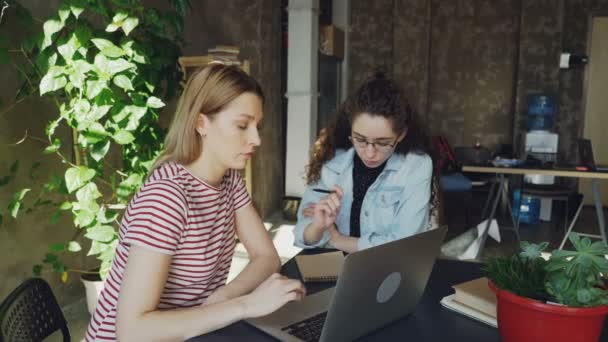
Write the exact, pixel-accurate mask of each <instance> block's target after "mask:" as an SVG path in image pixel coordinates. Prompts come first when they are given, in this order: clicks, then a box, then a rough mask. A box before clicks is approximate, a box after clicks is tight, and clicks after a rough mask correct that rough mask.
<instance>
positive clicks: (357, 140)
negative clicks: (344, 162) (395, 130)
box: [348, 136, 397, 153]
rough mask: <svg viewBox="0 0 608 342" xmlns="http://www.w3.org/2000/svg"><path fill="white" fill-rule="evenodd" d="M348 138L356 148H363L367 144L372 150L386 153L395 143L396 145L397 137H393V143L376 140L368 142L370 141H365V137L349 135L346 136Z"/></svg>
mask: <svg viewBox="0 0 608 342" xmlns="http://www.w3.org/2000/svg"><path fill="white" fill-rule="evenodd" d="M348 140H350V142H352V143H353V145H354V146H355V147H356V148H359V149H365V148H367V145H372V147H373V148H374V150H376V151H378V152H380V153H388V152H390V151H391V150H392V149H393V148H394V147H395V145H397V139H395V141H394V142H393V143H387V142H378V141H373V142H370V141H367V139H365V138H361V137H353V136H350V137H348Z"/></svg>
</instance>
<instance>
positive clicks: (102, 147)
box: [91, 140, 110, 161]
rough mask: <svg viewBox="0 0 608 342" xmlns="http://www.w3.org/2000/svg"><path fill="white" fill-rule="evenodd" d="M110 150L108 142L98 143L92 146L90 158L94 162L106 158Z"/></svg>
mask: <svg viewBox="0 0 608 342" xmlns="http://www.w3.org/2000/svg"><path fill="white" fill-rule="evenodd" d="M109 150H110V140H107V141H104V142H98V143H96V144H94V145H93V147H92V148H91V157H93V159H95V161H100V160H101V159H102V158H103V157H105V156H106V154H107V153H108V151H109Z"/></svg>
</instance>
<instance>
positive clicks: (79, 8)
mask: <svg viewBox="0 0 608 342" xmlns="http://www.w3.org/2000/svg"><path fill="white" fill-rule="evenodd" d="M70 10H71V11H72V13H73V14H74V16H75V17H76V19H78V17H79V16H80V13H82V11H84V8H83V7H82V6H80V5H70Z"/></svg>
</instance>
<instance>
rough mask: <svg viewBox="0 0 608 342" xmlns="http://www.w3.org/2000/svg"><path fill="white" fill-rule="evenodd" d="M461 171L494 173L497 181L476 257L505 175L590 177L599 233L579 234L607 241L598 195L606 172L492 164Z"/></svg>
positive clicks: (482, 244) (602, 211) (501, 189)
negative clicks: (600, 183)
mask: <svg viewBox="0 0 608 342" xmlns="http://www.w3.org/2000/svg"><path fill="white" fill-rule="evenodd" d="M462 171H463V172H475V173H489V174H496V176H497V177H498V183H497V184H498V189H497V190H496V192H495V193H493V191H492V190H491V191H490V194H488V199H489V200H492V208H491V211H490V216H489V217H488V223H487V226H486V229H485V232H484V236H483V239H482V242H481V248H480V249H479V252H478V254H477V258H479V255H480V254H481V250H482V249H483V246H484V243H485V240H486V237H487V234H488V230H489V228H490V223H491V222H492V219H494V216H495V214H496V206H497V205H498V201H499V199H500V196H501V194H502V193H503V192H504V191H505V175H527V174H530V175H531V174H534V175H546V176H557V177H571V178H589V179H591V189H592V191H593V202H594V204H595V212H596V214H597V220H598V227H599V230H600V234H599V235H595V234H581V233H579V235H584V236H590V237H594V238H601V239H602V241H604V243H606V242H607V240H606V220H605V218H604V209H603V206H602V199H601V196H600V186H599V181H600V180H602V179H606V180H608V172H592V171H576V170H572V171H570V170H555V169H523V168H509V167H493V166H463V167H462ZM492 197H494V198H493V199H492ZM583 202H584V199H583V201H581V205H579V207H578V209H577V211H576V214H575V216H574V218H573V219H572V223H571V224H570V227H569V228H568V231H567V232H566V235H565V236H564V239H563V240H562V243H561V244H560V247H559V248H560V249H561V248H563V247H564V244H565V243H566V241H567V240H568V235H569V234H570V232H572V229H573V227H574V223H576V219H577V218H578V215H579V214H580V211H581V209H582V207H583ZM488 203H490V202H488ZM484 214H485V213H484ZM510 215H511V216H512V214H511V213H510ZM517 234H518V238H519V232H517Z"/></svg>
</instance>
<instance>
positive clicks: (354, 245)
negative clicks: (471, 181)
mask: <svg viewBox="0 0 608 342" xmlns="http://www.w3.org/2000/svg"><path fill="white" fill-rule="evenodd" d="M432 173H433V162H432V159H431V157H430V144H429V141H428V138H427V135H426V134H425V133H424V132H423V130H422V129H421V127H420V126H419V125H418V123H417V120H416V118H415V114H414V112H413V110H412V109H411V107H410V105H409V104H408V102H407V100H406V99H405V97H404V96H403V93H402V91H401V90H400V89H399V87H398V86H397V84H396V83H395V82H394V81H392V80H389V79H387V78H386V77H385V76H384V74H383V73H377V74H376V75H375V76H374V77H372V78H371V79H369V80H368V81H366V82H365V83H364V84H363V85H362V86H361V87H360V88H359V89H358V90H357V91H356V92H355V93H354V94H353V95H352V96H351V97H350V98H349V99H347V101H346V102H345V103H344V104H343V105H342V106H341V108H340V110H339V111H338V113H337V115H336V117H335V119H334V121H333V122H332V123H331V124H330V125H329V126H328V127H327V128H325V129H324V130H322V131H321V134H320V136H319V138H318V140H317V141H316V142H315V144H314V147H313V151H312V157H311V162H310V164H309V165H308V170H307V184H308V187H307V189H306V191H305V192H304V195H303V197H302V201H301V204H300V208H299V210H298V223H297V224H296V227H295V229H294V234H295V244H296V245H297V246H299V247H302V248H314V247H323V246H325V245H328V244H329V245H331V246H333V247H335V248H337V249H339V250H342V251H345V252H348V253H352V252H355V251H358V250H362V249H365V248H368V247H372V246H376V245H379V244H383V243H386V242H389V241H393V240H397V239H400V238H404V237H407V236H410V235H414V234H418V233H421V232H423V231H424V230H426V229H427V223H428V217H429V202H430V199H431V192H432V191H431V184H432Z"/></svg>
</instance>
